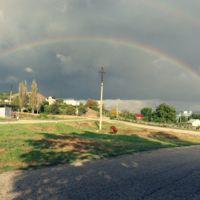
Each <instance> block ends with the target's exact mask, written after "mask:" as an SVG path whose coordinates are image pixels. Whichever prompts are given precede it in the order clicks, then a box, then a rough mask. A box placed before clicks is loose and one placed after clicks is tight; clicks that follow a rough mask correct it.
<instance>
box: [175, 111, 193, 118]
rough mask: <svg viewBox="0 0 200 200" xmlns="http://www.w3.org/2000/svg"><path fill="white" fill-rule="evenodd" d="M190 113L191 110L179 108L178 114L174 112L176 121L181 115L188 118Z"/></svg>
mask: <svg viewBox="0 0 200 200" xmlns="http://www.w3.org/2000/svg"><path fill="white" fill-rule="evenodd" d="M191 114H192V111H191V110H181V111H180V113H179V114H176V118H177V121H178V120H179V118H180V117H181V116H185V117H186V119H187V120H189V117H190V115H191Z"/></svg>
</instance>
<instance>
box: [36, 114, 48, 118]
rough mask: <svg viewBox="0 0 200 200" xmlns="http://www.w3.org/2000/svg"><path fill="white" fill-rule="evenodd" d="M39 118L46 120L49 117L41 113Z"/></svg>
mask: <svg viewBox="0 0 200 200" xmlns="http://www.w3.org/2000/svg"><path fill="white" fill-rule="evenodd" d="M38 118H45V119H47V118H48V117H47V115H46V114H45V113H40V114H39V116H38Z"/></svg>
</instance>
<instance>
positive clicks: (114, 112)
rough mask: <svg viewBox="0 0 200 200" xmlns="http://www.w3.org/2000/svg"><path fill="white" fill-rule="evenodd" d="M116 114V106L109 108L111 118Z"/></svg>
mask: <svg viewBox="0 0 200 200" xmlns="http://www.w3.org/2000/svg"><path fill="white" fill-rule="evenodd" d="M116 116H117V109H116V108H112V109H111V110H110V117H111V118H115V117H116Z"/></svg>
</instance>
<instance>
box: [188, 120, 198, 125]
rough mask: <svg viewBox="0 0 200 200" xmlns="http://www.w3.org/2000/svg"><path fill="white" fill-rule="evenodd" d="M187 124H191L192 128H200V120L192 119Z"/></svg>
mask: <svg viewBox="0 0 200 200" xmlns="http://www.w3.org/2000/svg"><path fill="white" fill-rule="evenodd" d="M187 124H190V125H192V126H200V120H199V119H191V120H189V121H188V122H187Z"/></svg>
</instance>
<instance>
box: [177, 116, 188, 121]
mask: <svg viewBox="0 0 200 200" xmlns="http://www.w3.org/2000/svg"><path fill="white" fill-rule="evenodd" d="M179 121H180V119H179ZM181 122H187V118H186V116H181Z"/></svg>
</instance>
